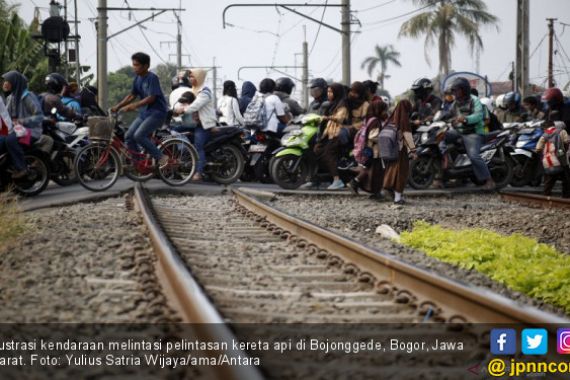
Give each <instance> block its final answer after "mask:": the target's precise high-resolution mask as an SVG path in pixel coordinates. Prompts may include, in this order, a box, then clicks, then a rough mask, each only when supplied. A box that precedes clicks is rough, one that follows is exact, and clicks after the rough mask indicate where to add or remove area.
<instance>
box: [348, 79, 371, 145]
mask: <svg viewBox="0 0 570 380" xmlns="http://www.w3.org/2000/svg"><path fill="white" fill-rule="evenodd" d="M347 104H348V112H349V122H350V125H351V130H350V132H351V137H354V135H355V134H356V131H358V130H359V129H360V127H362V124H363V123H364V119H365V118H366V112H367V111H368V104H369V103H368V101H367V100H366V86H364V85H363V84H362V82H354V83H353V84H352V86H350V90H349V91H348V100H347Z"/></svg>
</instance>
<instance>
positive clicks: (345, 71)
mask: <svg viewBox="0 0 570 380" xmlns="http://www.w3.org/2000/svg"><path fill="white" fill-rule="evenodd" d="M341 5H342V8H341V9H342V10H341V13H342V21H341V29H342V82H343V84H344V85H346V86H350V0H342V2H341Z"/></svg>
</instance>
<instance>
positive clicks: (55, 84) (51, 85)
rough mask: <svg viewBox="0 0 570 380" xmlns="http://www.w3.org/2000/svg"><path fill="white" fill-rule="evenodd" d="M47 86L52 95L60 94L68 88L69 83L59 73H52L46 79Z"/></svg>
mask: <svg viewBox="0 0 570 380" xmlns="http://www.w3.org/2000/svg"><path fill="white" fill-rule="evenodd" d="M45 84H46V87H47V90H48V92H51V93H52V94H59V93H60V92H61V91H62V90H63V87H64V86H67V81H66V80H65V78H64V77H63V75H61V74H58V73H51V74H48V76H47V77H46V80H45Z"/></svg>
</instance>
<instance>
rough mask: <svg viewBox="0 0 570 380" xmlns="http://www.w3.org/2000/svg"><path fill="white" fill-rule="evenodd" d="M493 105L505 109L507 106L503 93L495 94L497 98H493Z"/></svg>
mask: <svg viewBox="0 0 570 380" xmlns="http://www.w3.org/2000/svg"><path fill="white" fill-rule="evenodd" d="M495 107H496V108H502V109H507V107H506V105H505V94H501V95H499V96H497V99H495Z"/></svg>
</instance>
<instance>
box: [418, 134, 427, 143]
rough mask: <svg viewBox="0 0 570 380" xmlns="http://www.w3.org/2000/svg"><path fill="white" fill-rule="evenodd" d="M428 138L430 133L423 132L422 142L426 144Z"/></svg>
mask: <svg viewBox="0 0 570 380" xmlns="http://www.w3.org/2000/svg"><path fill="white" fill-rule="evenodd" d="M428 140H429V136H428V134H427V133H422V137H421V139H420V142H421V143H422V144H425V143H426V142H427V141H428Z"/></svg>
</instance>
